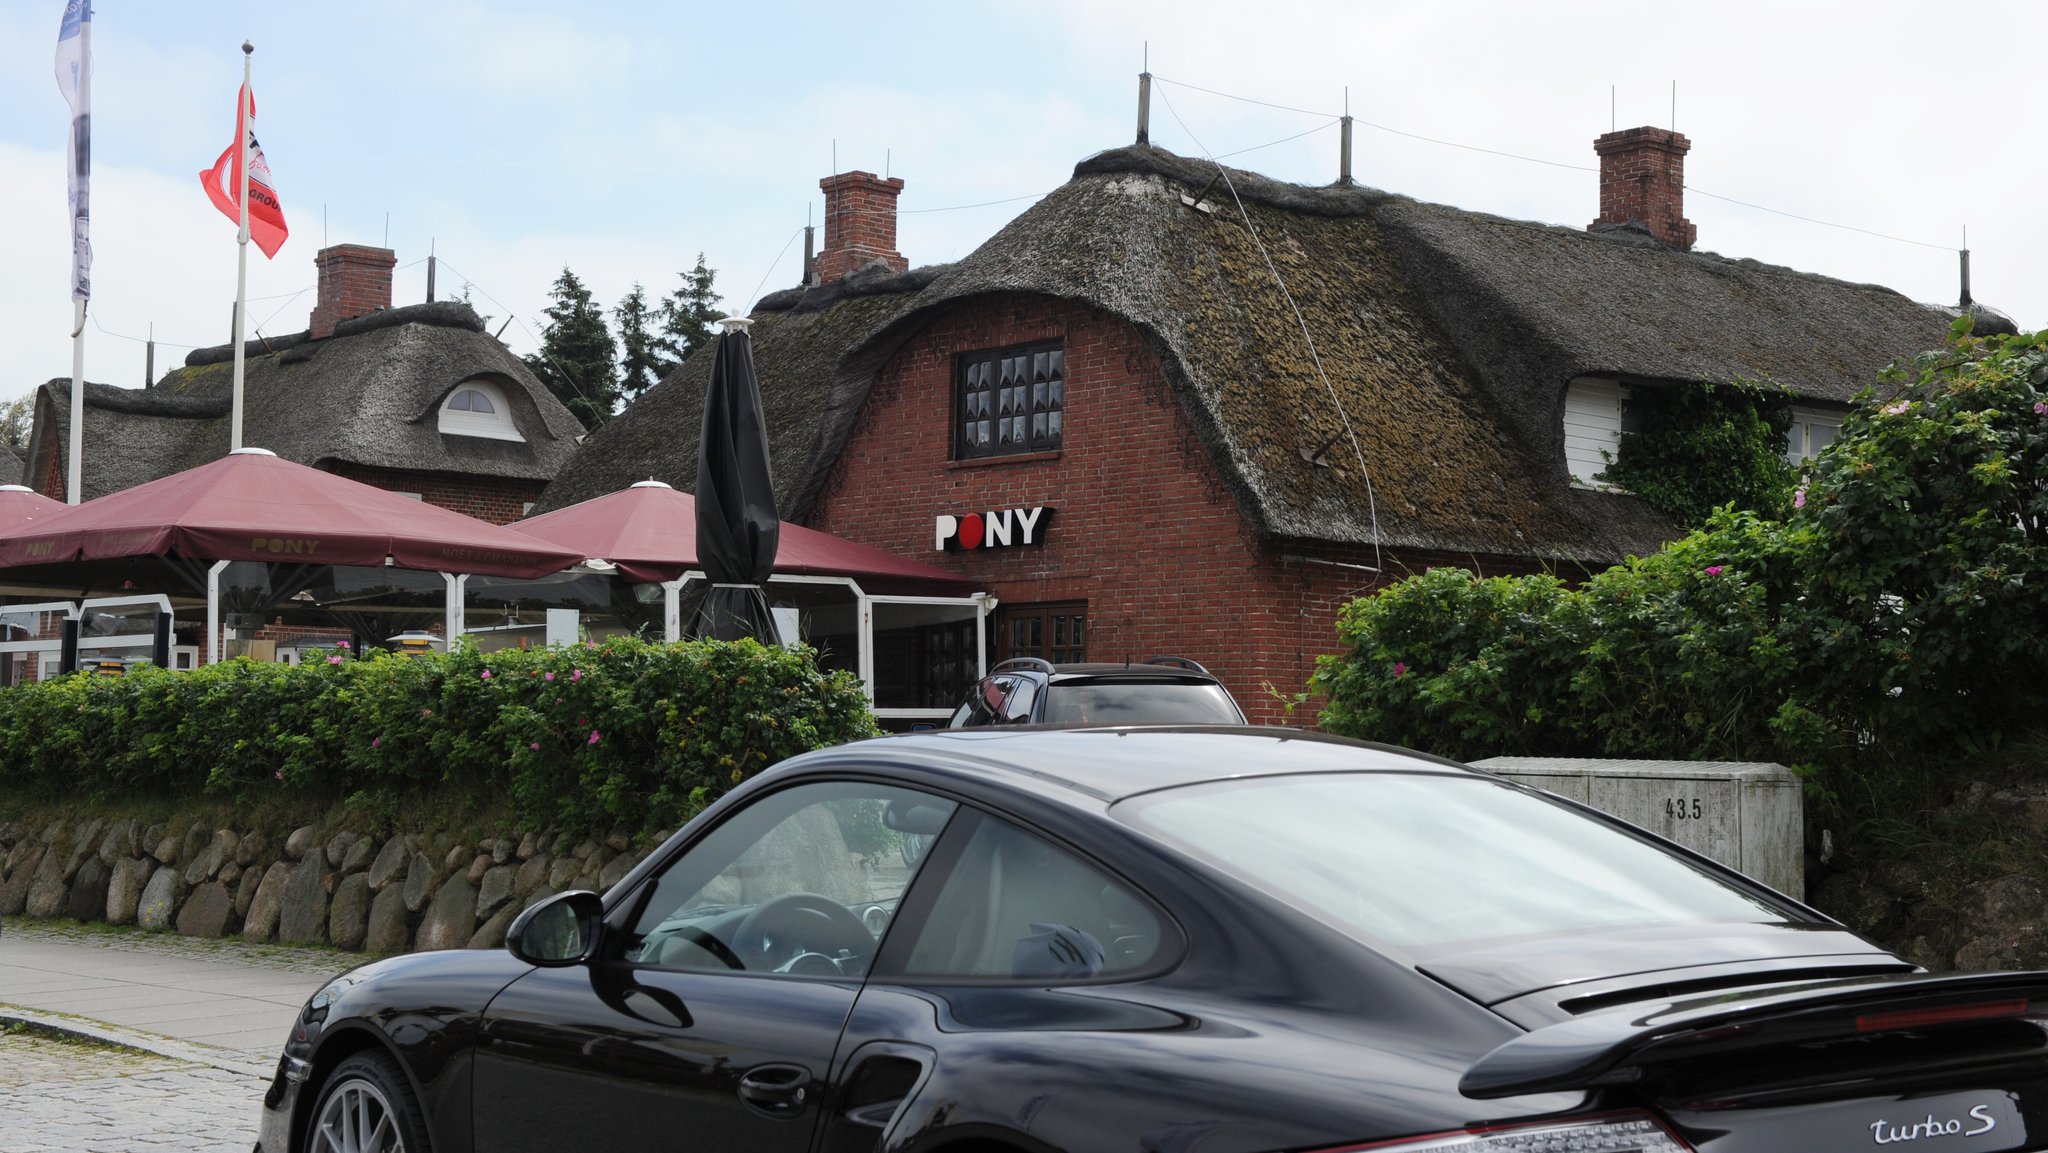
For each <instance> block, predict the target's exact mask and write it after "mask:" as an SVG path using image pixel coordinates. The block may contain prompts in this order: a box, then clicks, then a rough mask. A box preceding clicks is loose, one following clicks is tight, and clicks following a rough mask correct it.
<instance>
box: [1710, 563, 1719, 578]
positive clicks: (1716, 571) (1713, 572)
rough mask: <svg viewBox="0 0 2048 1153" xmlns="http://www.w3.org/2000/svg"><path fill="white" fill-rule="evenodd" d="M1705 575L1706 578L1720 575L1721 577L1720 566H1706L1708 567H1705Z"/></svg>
mask: <svg viewBox="0 0 2048 1153" xmlns="http://www.w3.org/2000/svg"><path fill="white" fill-rule="evenodd" d="M1707 575H1708V576H1720V575H1721V566H1720V565H1717V564H1710V565H1708V566H1707Z"/></svg>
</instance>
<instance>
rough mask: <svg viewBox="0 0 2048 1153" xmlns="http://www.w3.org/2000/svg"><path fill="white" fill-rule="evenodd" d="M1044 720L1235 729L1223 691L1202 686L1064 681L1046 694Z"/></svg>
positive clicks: (1234, 714) (1233, 710)
mask: <svg viewBox="0 0 2048 1153" xmlns="http://www.w3.org/2000/svg"><path fill="white" fill-rule="evenodd" d="M1045 721H1046V723H1047V724H1063V725H1156V724H1193V725H1235V724H1241V723H1243V717H1242V715H1241V714H1239V713H1238V711H1237V706H1236V704H1234V703H1233V702H1232V701H1231V699H1230V694H1229V693H1226V692H1224V691H1223V686H1221V685H1215V684H1209V683H1206V682H1201V681H1174V682H1166V683H1160V682H1149V681H1132V680H1127V679H1119V680H1101V681H1062V682H1060V683H1058V684H1054V685H1052V686H1050V687H1048V688H1047V689H1046V697H1045Z"/></svg>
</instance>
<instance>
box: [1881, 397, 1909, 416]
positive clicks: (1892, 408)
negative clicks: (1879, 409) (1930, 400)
mask: <svg viewBox="0 0 2048 1153" xmlns="http://www.w3.org/2000/svg"><path fill="white" fill-rule="evenodd" d="M1911 407H1913V402H1912V401H1910V400H1902V401H1900V402H1899V403H1897V404H1888V405H1885V406H1884V410H1885V411H1886V412H1887V413H1890V414H1891V415H1893V416H1897V415H1899V414H1900V413H1902V412H1904V411H1906V410H1907V409H1909V408H1911Z"/></svg>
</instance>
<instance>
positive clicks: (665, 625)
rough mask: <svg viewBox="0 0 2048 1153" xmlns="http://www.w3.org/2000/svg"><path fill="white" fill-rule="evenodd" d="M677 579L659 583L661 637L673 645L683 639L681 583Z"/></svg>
mask: <svg viewBox="0 0 2048 1153" xmlns="http://www.w3.org/2000/svg"><path fill="white" fill-rule="evenodd" d="M686 579H687V578H685V577H677V578H676V579H675V580H672V581H663V582H661V601H662V629H661V631H662V636H663V637H665V638H666V639H667V640H668V643H670V644H674V643H676V642H677V641H679V640H682V639H683V581H684V580H686Z"/></svg>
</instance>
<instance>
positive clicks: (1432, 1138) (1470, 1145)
mask: <svg viewBox="0 0 2048 1153" xmlns="http://www.w3.org/2000/svg"><path fill="white" fill-rule="evenodd" d="M1367 1150H1371V1151H1372V1153H1691V1150H1692V1146H1690V1145H1687V1144H1686V1143H1685V1142H1683V1141H1680V1140H1679V1139H1678V1138H1676V1137H1674V1136H1672V1135H1671V1131H1670V1130H1668V1129H1666V1128H1664V1126H1663V1124H1662V1123H1661V1122H1659V1121H1658V1120H1656V1119H1655V1118H1653V1117H1651V1116H1649V1115H1648V1114H1645V1113H1612V1114H1607V1115H1605V1116H1601V1117H1589V1118H1582V1119H1580V1120H1577V1121H1544V1122H1538V1123H1536V1124H1534V1125H1489V1126H1484V1127H1480V1128H1474V1129H1459V1130H1456V1131H1455V1132H1451V1133H1430V1134H1427V1135H1425V1136H1421V1137H1402V1138H1399V1139H1397V1140H1393V1141H1374V1142H1371V1143H1369V1144H1365V1145H1343V1146H1338V1147H1335V1148H1330V1149H1324V1150H1319V1151H1318V1153H1366V1151H1367Z"/></svg>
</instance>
